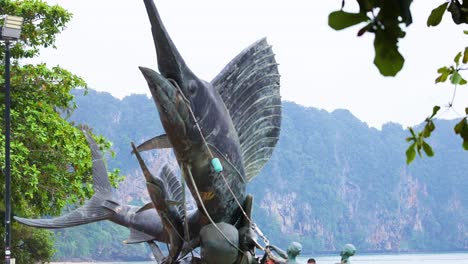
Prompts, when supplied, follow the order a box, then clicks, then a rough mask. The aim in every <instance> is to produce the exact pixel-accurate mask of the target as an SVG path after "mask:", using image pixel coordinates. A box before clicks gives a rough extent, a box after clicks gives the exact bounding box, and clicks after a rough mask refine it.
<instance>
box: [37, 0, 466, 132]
mask: <svg viewBox="0 0 468 264" xmlns="http://www.w3.org/2000/svg"><path fill="white" fill-rule="evenodd" d="M47 2H49V3H58V4H60V5H61V6H63V7H65V8H66V9H68V10H70V11H71V12H72V13H74V18H73V20H72V21H71V23H70V24H69V25H68V28H67V29H66V30H65V31H64V32H63V33H62V34H61V35H60V36H59V37H58V41H57V46H58V49H56V50H53V49H47V50H45V51H43V52H42V54H41V56H40V58H39V60H40V61H43V62H46V63H48V64H49V65H50V66H53V65H57V64H60V65H61V66H62V67H65V68H67V69H69V70H71V71H72V72H74V73H76V74H78V75H80V76H82V77H83V78H84V79H85V80H86V81H87V82H88V84H89V86H90V87H91V88H93V89H96V90H98V91H107V92H110V93H111V94H112V95H114V96H116V97H119V98H122V97H124V96H126V95H129V94H133V93H137V94H141V93H146V94H149V93H148V88H147V85H146V83H145V81H144V78H143V77H142V76H141V73H140V72H139V70H138V67H137V66H140V65H141V66H149V67H152V68H154V69H157V66H156V59H155V58H156V55H155V50H154V46H153V41H152V37H151V31H150V24H149V21H148V18H147V16H146V10H145V7H144V4H143V1H142V0H133V1H130V0H80V1H66V0H47ZM354 2H355V1H351V0H348V1H347V5H348V7H349V8H351V10H352V9H353V6H352V4H354ZM441 3H443V1H442V0H424V1H414V2H413V5H412V11H413V20H414V23H413V24H412V25H411V26H410V27H409V28H408V30H407V31H408V34H407V36H406V37H405V38H404V39H403V40H401V41H400V47H401V49H400V50H401V52H402V54H403V56H404V57H405V58H406V62H405V66H404V68H403V70H402V71H401V72H400V73H399V74H398V75H397V77H396V78H385V77H383V76H381V75H380V73H379V72H378V70H377V69H376V67H375V66H374V65H373V58H374V50H373V45H372V41H373V38H372V37H373V35H372V37H371V35H370V34H369V35H368V36H366V35H365V36H364V37H360V38H358V37H356V33H357V30H358V29H359V26H357V27H353V28H351V29H347V30H344V31H340V32H337V31H334V30H333V29H331V28H329V27H328V25H327V19H328V14H329V13H330V12H332V11H335V10H338V9H339V8H340V5H341V0H323V1H313V0H295V1H279V0H237V1H219V0H197V1H193V0H191V1H188V0H160V1H156V5H157V7H158V9H159V12H160V14H161V16H162V18H163V21H164V22H165V26H166V28H167V29H168V31H169V33H170V35H171V37H172V39H173V40H174V42H175V44H176V45H177V47H178V48H179V51H180V52H181V54H182V56H183V57H184V59H185V61H186V62H187V64H188V65H189V66H190V68H191V69H192V70H193V71H194V72H195V73H196V74H197V75H198V76H199V77H201V78H202V79H205V80H207V81H210V80H211V79H212V78H213V77H214V76H215V75H216V74H217V73H218V72H219V71H220V70H221V69H222V68H223V67H224V65H225V64H227V63H228V62H229V61H230V60H231V59H232V58H233V57H234V56H235V55H237V54H238V53H239V52H240V51H241V50H242V49H244V48H245V47H247V46H248V45H249V44H251V43H252V42H254V41H256V40H257V39H259V38H261V37H263V36H267V38H268V41H269V43H270V44H272V45H273V48H274V52H275V53H276V54H277V57H276V58H277V61H278V62H279V63H280V73H281V75H282V79H281V89H282V90H281V94H282V97H283V99H285V100H289V101H294V102H296V103H299V104H302V105H305V106H313V107H317V108H321V109H325V110H328V111H333V110H335V109H338V108H345V109H349V110H350V111H351V112H352V113H353V114H354V115H355V116H357V117H358V118H359V119H361V120H363V121H364V122H366V123H368V124H369V125H371V126H374V127H380V126H381V125H382V124H383V123H386V122H389V121H393V122H398V123H401V124H403V125H413V124H416V123H419V122H421V121H423V120H424V119H425V117H426V116H427V115H429V114H430V113H431V110H432V106H434V105H435V104H438V105H447V104H448V102H449V101H450V99H451V96H452V92H453V86H452V85H449V84H443V85H441V84H439V85H435V84H434V79H435V78H436V76H437V73H436V70H437V68H439V67H440V66H443V65H449V64H451V63H452V59H453V57H454V56H455V55H456V53H457V52H458V51H461V50H462V49H463V48H464V47H465V46H466V44H467V39H468V36H466V35H463V33H462V31H463V30H464V29H465V30H466V29H467V27H466V26H455V25H454V24H453V23H452V22H451V19H450V16H449V14H446V15H445V17H444V20H443V21H442V23H441V25H439V26H438V27H436V28H427V27H426V25H425V24H426V19H427V16H428V15H429V13H430V11H431V10H432V9H433V8H435V7H436V6H438V5H439V4H441ZM349 8H348V10H349ZM465 76H467V74H465ZM467 89H468V86H465V87H463V86H462V87H459V88H458V91H457V97H456V100H455V106H456V111H457V112H458V113H459V114H460V115H458V114H456V113H455V112H454V111H452V110H450V111H446V112H445V114H444V115H442V118H453V117H458V116H461V114H463V112H464V110H463V109H464V106H468V92H467V91H466V90H467ZM441 111H443V110H441Z"/></svg>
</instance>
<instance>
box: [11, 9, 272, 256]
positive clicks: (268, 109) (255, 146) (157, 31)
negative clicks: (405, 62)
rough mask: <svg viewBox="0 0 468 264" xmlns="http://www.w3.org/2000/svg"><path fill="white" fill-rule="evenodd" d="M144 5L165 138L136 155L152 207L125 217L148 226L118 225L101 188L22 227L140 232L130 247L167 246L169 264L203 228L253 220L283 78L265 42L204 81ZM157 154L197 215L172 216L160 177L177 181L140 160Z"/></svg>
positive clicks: (150, 77)
mask: <svg viewBox="0 0 468 264" xmlns="http://www.w3.org/2000/svg"><path fill="white" fill-rule="evenodd" d="M144 3H145V6H146V9H147V13H148V16H149V19H150V22H151V29H152V33H153V39H154V44H155V47H156V53H157V61H158V68H159V73H158V72H156V71H153V70H151V69H149V68H144V67H140V70H141V72H142V73H143V75H144V77H145V79H146V81H147V82H148V86H149V89H150V91H151V94H152V96H153V99H154V101H155V103H156V106H157V109H158V112H159V116H160V120H161V122H162V124H163V127H164V130H165V132H166V134H164V135H160V136H156V137H154V138H152V139H150V140H148V141H146V142H145V143H143V144H141V145H140V146H138V147H137V148H135V149H134V152H135V153H136V154H137V158H138V160H139V162H140V165H141V166H142V169H143V171H144V174H145V173H146V174H145V178H146V180H147V185H148V191H149V193H150V197H151V198H152V205H148V206H144V207H143V208H140V209H138V210H135V209H131V210H130V209H125V210H130V211H131V212H132V217H129V216H128V214H127V215H126V216H125V215H124V216H122V217H123V218H124V219H131V220H135V219H136V218H135V217H134V216H136V215H139V216H141V215H145V216H148V217H149V218H145V220H144V221H140V222H138V225H135V224H134V223H132V224H129V222H128V221H127V222H124V221H120V220H115V219H114V218H115V217H116V215H118V214H119V213H121V212H123V210H124V209H122V208H124V207H125V206H122V205H118V204H117V203H115V202H113V201H112V200H111V197H110V192H109V191H108V187H106V188H105V190H104V191H101V190H100V189H99V188H100V187H99V188H98V190H97V191H96V194H95V196H93V198H91V200H90V201H89V202H88V203H86V204H85V205H84V206H83V207H80V208H78V209H76V210H75V211H73V212H71V213H69V214H67V215H64V216H61V217H58V218H53V219H22V218H17V220H18V221H20V222H22V223H24V224H27V225H31V226H36V227H42V228H63V227H68V226H74V225H81V224H86V223H90V222H95V221H101V220H106V219H108V220H111V221H113V222H115V223H118V224H121V225H124V226H127V227H132V229H133V230H135V232H133V233H134V234H138V235H136V237H137V238H138V239H130V242H148V241H160V242H165V243H169V244H170V255H169V257H168V259H166V261H168V263H171V262H175V261H176V259H177V257H178V256H179V255H180V251H181V250H182V249H183V248H185V249H187V248H188V249H190V248H193V247H196V246H198V243H199V240H200V239H199V236H200V233H203V232H200V230H201V229H202V228H203V227H204V226H207V225H217V224H219V226H220V227H222V226H225V225H228V226H233V225H236V224H237V225H236V226H237V227H240V226H239V223H244V224H245V222H246V220H245V219H243V218H242V211H244V212H245V211H248V212H250V208H248V206H251V201H250V202H249V201H246V199H247V198H246V197H248V195H247V194H246V185H247V184H248V182H249V181H250V180H252V179H253V178H254V177H255V176H256V175H257V174H258V173H259V171H260V170H261V169H262V167H263V166H264V165H265V163H266V162H267V161H268V160H269V159H270V157H271V154H272V152H273V149H274V147H275V146H276V143H277V141H278V137H279V132H280V124H281V97H280V93H279V88H280V85H279V78H280V76H279V73H278V68H277V63H276V61H275V58H274V53H273V52H272V49H271V46H270V45H268V43H267V42H266V39H261V40H259V41H257V42H255V43H253V44H252V45H251V46H249V47H248V48H246V49H245V50H243V51H242V52H241V53H240V54H239V55H238V56H236V57H235V58H234V59H233V60H232V61H231V62H230V63H229V64H228V65H227V66H226V67H225V68H224V69H223V70H222V71H221V73H220V74H218V76H216V77H215V78H214V79H213V80H212V81H211V82H206V81H203V80H201V79H199V78H198V77H197V76H196V75H195V74H194V73H193V72H192V71H191V70H190V69H189V67H188V66H187V64H186V63H185V61H184V60H183V59H182V56H181V55H180V53H179V51H178V50H177V48H176V47H175V45H174V43H173V42H172V40H171V38H170V37H169V34H168V33H167V31H166V29H165V27H164V25H163V23H162V20H161V18H160V16H159V14H158V11H157V9H156V7H155V5H154V3H153V2H152V1H151V0H144ZM158 148H172V149H173V151H174V153H175V156H176V159H177V162H178V164H179V167H180V169H181V171H182V177H183V180H184V181H185V182H186V183H187V186H188V188H189V190H190V193H191V194H192V196H193V197H194V198H195V201H196V203H197V208H198V209H196V210H194V211H191V212H187V211H181V210H174V204H173V203H172V202H174V201H172V202H167V201H164V200H167V198H168V197H172V196H171V194H170V193H173V192H174V190H171V189H170V188H167V185H166V186H165V185H164V177H162V176H161V175H164V174H173V173H170V172H169V171H168V170H167V169H166V170H165V169H163V170H162V172H161V174H160V177H159V179H158V178H157V177H153V175H151V174H150V173H149V171H148V170H147V168H146V166H145V165H144V162H143V160H142V158H141V157H140V156H139V152H141V151H147V150H151V149H158ZM93 164H94V163H93ZM100 166H101V165H100ZM102 166H103V165H102ZM145 170H146V171H145ZM166 179H167V178H166ZM95 184H96V183H95ZM97 186H99V182H98V183H97ZM106 186H107V185H106ZM109 188H110V187H109ZM103 194H105V195H104V196H103ZM176 202H177V201H176ZM178 202H179V203H184V202H185V201H181V200H179V201H178ZM246 204H247V205H246ZM244 206H246V208H242V207H244ZM153 207H155V209H156V210H155V209H154V208H153ZM125 208H127V207H125ZM156 212H157V213H156ZM181 225H184V227H181ZM135 226H137V228H134V227H135ZM216 228H218V230H219V227H217V226H216ZM153 229H154V230H153ZM227 229H229V228H227ZM227 229H226V230H227ZM155 230H156V231H155ZM205 231H206V230H205ZM205 233H206V232H205ZM145 235H146V236H145ZM187 239H188V240H187ZM201 240H202V241H203V239H201ZM230 242H232V241H230ZM233 246H234V247H236V245H233ZM202 251H203V249H202ZM202 253H203V252H202ZM202 255H203V254H202ZM210 263H216V261H212V262H210ZM225 263H227V262H225Z"/></svg>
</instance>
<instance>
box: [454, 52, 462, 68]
mask: <svg viewBox="0 0 468 264" xmlns="http://www.w3.org/2000/svg"><path fill="white" fill-rule="evenodd" d="M461 56H462V53H461V51H460V52H458V53H457V55H456V56H455V58H454V59H453V61H454V62H455V64H456V65H457V66H458V65H459V64H460V58H461Z"/></svg>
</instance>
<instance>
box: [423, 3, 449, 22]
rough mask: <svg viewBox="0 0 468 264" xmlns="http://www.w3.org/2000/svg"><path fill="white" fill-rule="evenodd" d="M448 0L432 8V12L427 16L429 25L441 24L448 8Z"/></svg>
mask: <svg viewBox="0 0 468 264" xmlns="http://www.w3.org/2000/svg"><path fill="white" fill-rule="evenodd" d="M447 6H448V2H446V3H443V4H441V5H440V6H438V7H437V8H435V9H434V10H432V12H431V14H430V15H429V17H428V18H427V26H428V27H430V26H433V27H435V26H437V25H439V24H440V21H442V17H443V16H444V14H445V10H447Z"/></svg>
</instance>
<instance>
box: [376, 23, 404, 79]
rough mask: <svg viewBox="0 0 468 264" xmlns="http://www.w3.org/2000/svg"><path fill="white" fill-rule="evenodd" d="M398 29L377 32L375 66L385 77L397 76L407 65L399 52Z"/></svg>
mask: <svg viewBox="0 0 468 264" xmlns="http://www.w3.org/2000/svg"><path fill="white" fill-rule="evenodd" d="M397 28H398V29H393V30H390V29H387V30H385V31H384V30H379V31H377V32H375V40H374V48H375V58H374V64H375V65H376V66H377V68H378V69H379V71H380V73H381V74H382V75H384V76H395V75H396V74H397V73H398V72H399V71H400V70H401V68H403V64H404V63H405V59H404V58H403V56H402V55H401V54H400V52H399V51H398V45H397V43H398V40H397V36H396V32H395V31H398V30H399V27H397Z"/></svg>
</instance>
